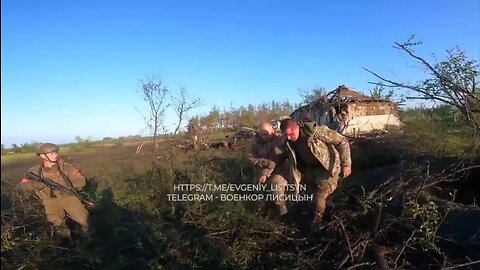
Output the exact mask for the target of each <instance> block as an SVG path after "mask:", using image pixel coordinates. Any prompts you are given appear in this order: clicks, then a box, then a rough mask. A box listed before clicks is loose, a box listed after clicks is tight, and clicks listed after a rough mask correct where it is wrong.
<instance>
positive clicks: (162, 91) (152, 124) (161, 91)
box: [140, 75, 170, 155]
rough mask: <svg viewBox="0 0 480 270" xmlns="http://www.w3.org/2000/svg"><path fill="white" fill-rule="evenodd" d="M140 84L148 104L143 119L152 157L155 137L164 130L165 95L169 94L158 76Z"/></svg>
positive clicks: (166, 105) (155, 145)
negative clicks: (150, 143) (150, 141)
mask: <svg viewBox="0 0 480 270" xmlns="http://www.w3.org/2000/svg"><path fill="white" fill-rule="evenodd" d="M140 82H141V83H142V88H141V91H140V92H141V95H142V98H143V100H144V101H145V102H146V103H147V104H148V116H147V117H144V120H145V123H146V124H147V127H148V128H149V129H150V134H151V135H152V136H153V138H152V143H153V146H152V147H153V155H155V152H156V148H157V137H158V135H159V132H160V130H161V129H163V130H164V129H165V111H166V110H167V108H168V107H169V106H170V104H169V103H168V102H167V95H168V93H169V92H170V91H169V90H168V88H167V87H166V86H165V85H164V83H163V81H162V80H161V79H160V78H159V76H158V75H156V76H152V77H148V78H147V79H146V80H143V79H142V80H140Z"/></svg>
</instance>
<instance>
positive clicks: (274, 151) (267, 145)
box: [250, 134, 287, 177]
mask: <svg viewBox="0 0 480 270" xmlns="http://www.w3.org/2000/svg"><path fill="white" fill-rule="evenodd" d="M285 142H286V141H285V137H284V136H282V135H281V134H275V137H274V138H273V139H272V140H271V141H269V142H264V141H263V140H262V139H261V138H260V137H259V136H255V137H254V138H253V142H252V146H251V153H250V156H251V157H253V158H254V159H255V158H258V159H265V162H263V163H258V164H256V165H255V176H256V177H259V176H260V175H265V176H267V177H269V176H270V175H272V174H274V173H275V174H283V175H285V173H286V171H287V170H286V168H287V167H286V166H287V164H285V163H283V162H282V159H281V158H282V157H283V156H284V155H285V153H286V151H285Z"/></svg>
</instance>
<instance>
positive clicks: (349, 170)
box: [342, 166, 352, 178]
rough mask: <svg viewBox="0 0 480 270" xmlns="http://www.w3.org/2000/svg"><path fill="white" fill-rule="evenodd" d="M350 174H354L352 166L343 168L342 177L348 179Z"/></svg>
mask: <svg viewBox="0 0 480 270" xmlns="http://www.w3.org/2000/svg"><path fill="white" fill-rule="evenodd" d="M350 174H352V167H351V166H343V167H342V177H343V178H346V177H348V176H349V175H350Z"/></svg>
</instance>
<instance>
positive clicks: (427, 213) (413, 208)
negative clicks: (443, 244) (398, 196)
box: [405, 201, 441, 251]
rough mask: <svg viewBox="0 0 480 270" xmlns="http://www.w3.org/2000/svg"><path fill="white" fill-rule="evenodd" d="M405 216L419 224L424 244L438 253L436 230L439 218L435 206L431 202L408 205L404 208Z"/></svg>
mask: <svg viewBox="0 0 480 270" xmlns="http://www.w3.org/2000/svg"><path fill="white" fill-rule="evenodd" d="M405 213H406V216H407V217H410V218H411V219H412V220H413V221H414V222H417V223H418V224H419V229H420V231H421V232H422V234H423V239H424V241H425V243H426V244H427V245H428V246H429V247H430V248H432V249H433V250H436V251H439V250H440V249H439V248H438V246H437V240H436V239H437V238H436V237H437V236H436V233H437V229H438V226H439V224H440V220H441V216H440V213H439V211H438V207H437V205H436V204H435V203H434V202H433V201H431V202H429V203H427V204H423V205H420V204H418V203H413V202H411V203H409V204H407V208H406V212H405Z"/></svg>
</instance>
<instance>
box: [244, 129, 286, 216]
mask: <svg viewBox="0 0 480 270" xmlns="http://www.w3.org/2000/svg"><path fill="white" fill-rule="evenodd" d="M284 144H285V138H284V137H283V136H282V135H281V134H277V133H275V130H274V128H273V126H272V124H271V123H269V122H262V123H261V124H260V126H259V128H258V131H257V134H256V135H255V137H254V139H253V143H252V150H251V154H250V161H252V164H253V165H254V166H255V176H256V178H257V180H258V183H261V184H263V183H266V182H268V183H269V184H270V187H271V189H270V190H272V191H273V193H274V195H276V198H278V199H277V200H275V201H274V204H275V211H276V213H275V214H276V216H281V215H284V214H286V213H287V206H286V203H285V201H284V200H282V199H280V198H281V197H282V198H283V195H284V192H285V187H286V185H287V181H286V180H285V176H286V175H287V173H286V169H287V168H286V166H285V165H286V164H285V163H280V164H277V163H278V162H279V161H280V160H281V158H282V157H283V156H284V155H285V154H286V153H285V151H284V150H283V145H284Z"/></svg>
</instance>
